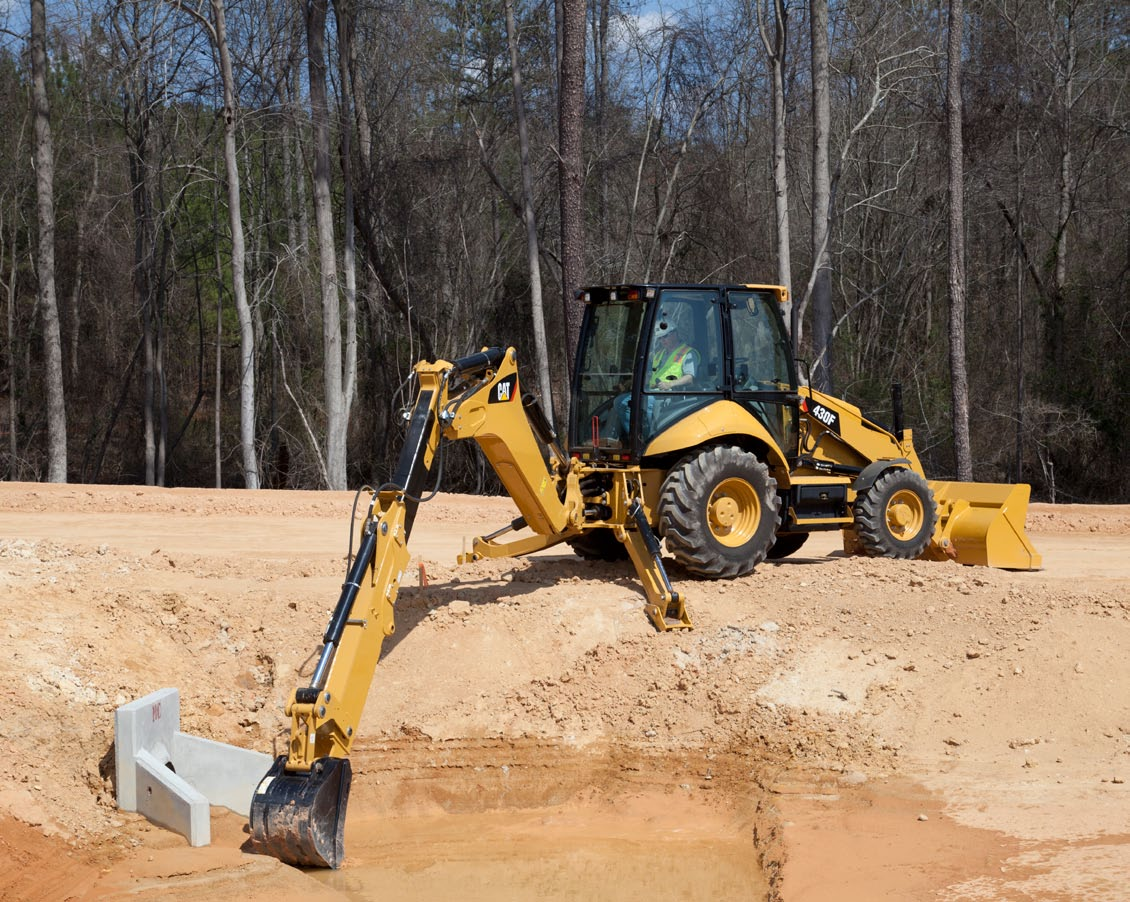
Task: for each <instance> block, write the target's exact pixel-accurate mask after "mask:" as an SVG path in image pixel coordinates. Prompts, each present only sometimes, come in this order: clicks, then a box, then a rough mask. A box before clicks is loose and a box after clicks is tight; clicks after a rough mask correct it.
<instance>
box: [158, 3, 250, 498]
mask: <svg viewBox="0 0 1130 902" xmlns="http://www.w3.org/2000/svg"><path fill="white" fill-rule="evenodd" d="M210 4H211V9H212V20H211V21H210V22H209V21H208V20H207V19H206V18H204V17H203V16H202V15H200V13H198V12H197V11H196V10H194V9H192V8H191V7H189V6H187V5H185V4H182V3H180V2H179V0H178V2H177V6H179V7H180V8H181V9H184V10H186V11H187V12H188V13H190V14H191V15H192V16H193V18H195V19H196V21H197V22H199V23H200V24H201V25H203V26H204V29H205V31H207V33H208V37H209V38H210V39H211V41H212V45H213V46H214V47H215V48H216V55H217V57H218V58H219V63H220V81H221V84H222V87H223V96H224V111H223V112H224V173H225V176H226V178H227V187H228V227H229V229H230V230H231V281H232V297H233V298H234V299H235V312H236V317H237V319H238V320H239V445H240V450H241V452H242V460H243V480H244V485H245V486H246V487H247V488H249V489H257V488H259V485H260V479H259V450H258V448H257V447H256V441H255V322H254V316H253V313H252V310H251V304H250V303H249V301H248V299H247V278H246V275H245V273H246V270H247V250H246V242H245V240H244V234H243V210H242V203H241V200H240V180H239V161H238V158H237V156H236V140H235V139H236V124H237V123H236V118H237V109H236V97H235V77H234V75H233V73H232V62H231V53H230V52H229V50H228V28H227V19H226V17H225V15H224V0H210ZM217 389H218V382H217ZM216 403H217V405H218V404H219V391H218V390H217V392H216Z"/></svg>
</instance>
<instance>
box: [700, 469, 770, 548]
mask: <svg viewBox="0 0 1130 902" xmlns="http://www.w3.org/2000/svg"><path fill="white" fill-rule="evenodd" d="M706 522H707V524H708V525H709V526H710V533H711V535H713V536H714V538H715V539H717V540H718V541H719V542H721V543H722V544H723V545H726V546H728V547H730V548H737V547H739V546H741V545H744V544H745V543H746V542H748V541H749V540H750V539H751V538H753V534H754V533H755V532H756V531H757V524H758V523H760V522H761V499H759V498H758V497H757V492H756V491H755V490H754V488H753V486H752V485H750V484H749V483H748V482H746V481H745V480H744V479H736V478H735V479H724V480H723V481H722V482H720V483H718V486H717V487H716V488H715V489H714V491H713V492H711V493H710V499H709V500H708V501H707V503H706Z"/></svg>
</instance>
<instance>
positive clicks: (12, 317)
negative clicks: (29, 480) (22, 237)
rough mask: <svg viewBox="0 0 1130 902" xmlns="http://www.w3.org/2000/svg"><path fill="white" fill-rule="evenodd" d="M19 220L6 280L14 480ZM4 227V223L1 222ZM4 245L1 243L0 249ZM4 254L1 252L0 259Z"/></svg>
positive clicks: (13, 473)
mask: <svg viewBox="0 0 1130 902" xmlns="http://www.w3.org/2000/svg"><path fill="white" fill-rule="evenodd" d="M17 224H18V220H17V218H16V217H13V218H12V238H11V245H12V250H11V261H12V263H11V269H10V271H9V273H8V279H7V282H6V285H5V287H6V294H7V301H8V478H9V479H11V480H12V481H13V482H14V481H17V480H18V479H19V478H20V467H19V458H18V454H19V438H18V436H19V420H18V417H19V401H18V400H17V392H16V287H17V281H18V279H19V272H20V267H19V259H20V255H19V253H18V247H17V243H16V242H17V239H18V235H19V232H18V231H17ZM0 228H2V223H0ZM2 247H3V245H2V243H0V249H2ZM2 259H3V255H2V254H0V260H2Z"/></svg>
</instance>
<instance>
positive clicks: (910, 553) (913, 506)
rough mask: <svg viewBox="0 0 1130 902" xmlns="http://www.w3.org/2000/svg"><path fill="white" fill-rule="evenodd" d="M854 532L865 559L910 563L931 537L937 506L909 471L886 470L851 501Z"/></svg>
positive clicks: (927, 487)
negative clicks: (896, 560)
mask: <svg viewBox="0 0 1130 902" xmlns="http://www.w3.org/2000/svg"><path fill="white" fill-rule="evenodd" d="M854 516H855V532H856V535H858V537H859V544H860V545H861V546H862V548H863V553H864V554H866V555H868V556H869V557H891V558H900V559H902V560H912V559H914V558H917V557H919V556H921V554H922V552H923V551H925V550H926V546H927V545H928V544H929V543H930V538H931V536H933V534H934V525H935V524H936V523H937V522H938V506H937V504H935V503H934V493H933V492H931V491H930V486H929V485H928V484H927V483H926V480H925V479H923V478H922V477H921V476H919V475H918V474H917V473H915V472H914V471H913V470H903V469H894V470H887V471H886V472H885V473H883V474H882V475H881V476H880V477H879V478H878V479H876V480H875V482H874V484H873V485H872V486H871V488H869V489H866V490H864V491H863V492H860V494H859V497H857V498H856V499H855V510H854Z"/></svg>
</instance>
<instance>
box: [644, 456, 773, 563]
mask: <svg viewBox="0 0 1130 902" xmlns="http://www.w3.org/2000/svg"><path fill="white" fill-rule="evenodd" d="M780 505H781V500H780V497H779V496H778V495H777V481H776V480H775V479H773V477H771V476H770V475H769V468H768V467H767V466H765V464H763V463H762V462H761V461H759V460H758V459H757V457H755V456H754V455H753V454H751V453H750V452H748V451H743V450H742V449H740V448H734V447H730V446H718V447H714V448H707V449H706V450H705V451H701V452H698V453H696V454H693V455H690V456H688V457H685V458H683V460H681V461H680V462H679V463H678V464H676V466H675V467H674V468H673V469H672V470H671V472H670V473H668V474H667V479H666V480H665V481H664V483H663V489H662V491H661V492H660V496H659V517H658V519H659V533H660V535H662V536H663V537H664V538H665V539H666V540H667V550H668V551H670V552H671V554H672V555H674V557H675V560H677V561H678V562H679V563H680V564H682V565H683V566H684V567H686V568H687V569H688V570H690V571H691V572H692V573H696V574H698V575H699V576H705V577H709V578H711V579H720V578H732V577H735V576H742V575H743V574H745V573H749V572H750V571H751V570H752V569H753V568H754V567H756V566H757V565H758V564H760V563H761V562H762V561H763V560H765V555H766V553H767V552H768V551H769V547H770V546H771V545H772V544H773V539H774V536H775V534H776V532H777V527H778V526H780V524H781V515H780V512H779V511H780Z"/></svg>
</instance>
